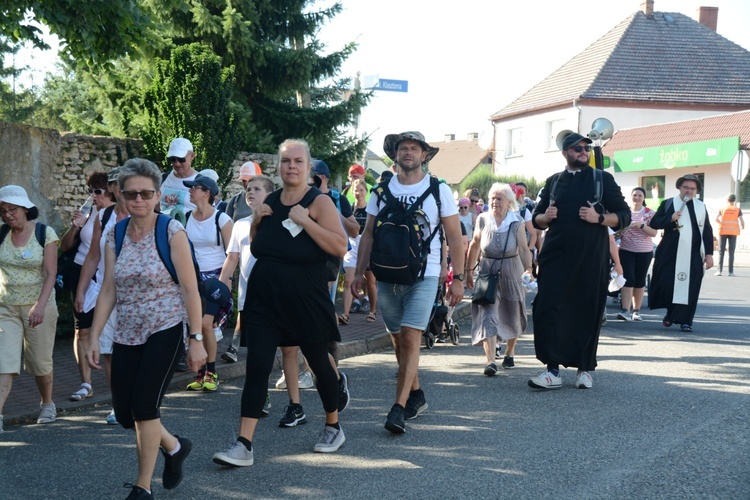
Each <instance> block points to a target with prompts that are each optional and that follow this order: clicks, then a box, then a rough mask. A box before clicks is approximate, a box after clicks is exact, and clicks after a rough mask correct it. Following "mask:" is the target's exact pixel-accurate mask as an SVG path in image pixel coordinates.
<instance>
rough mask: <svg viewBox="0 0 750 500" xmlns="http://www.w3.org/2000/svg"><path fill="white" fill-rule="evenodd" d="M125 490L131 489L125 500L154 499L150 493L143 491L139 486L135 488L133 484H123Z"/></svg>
mask: <svg viewBox="0 0 750 500" xmlns="http://www.w3.org/2000/svg"><path fill="white" fill-rule="evenodd" d="M123 486H124V487H125V488H132V490H131V491H130V495H128V496H127V498H126V499H125V500H151V499H153V498H154V495H153V494H152V493H149V492H148V491H146V490H144V489H143V488H141V487H140V486H136V485H135V484H130V483H125V484H123Z"/></svg>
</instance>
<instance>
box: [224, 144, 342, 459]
mask: <svg viewBox="0 0 750 500" xmlns="http://www.w3.org/2000/svg"><path fill="white" fill-rule="evenodd" d="M279 156H280V157H281V164H280V168H279V174H280V176H281V182H282V184H283V186H282V188H281V189H280V190H278V191H275V192H273V193H271V194H270V195H268V197H267V198H266V201H265V203H264V204H263V205H262V206H261V207H259V208H258V210H257V211H256V212H255V214H254V215H253V222H252V225H251V229H250V233H251V239H252V244H251V249H252V253H253V255H254V256H255V257H256V258H257V262H256V263H255V267H253V272H252V273H251V274H250V278H249V280H248V284H247V286H248V288H247V298H246V300H245V308H244V310H243V317H242V322H243V325H242V333H243V335H244V336H245V339H246V342H247V352H248V356H247V372H246V373H247V375H246V377H245V386H244V388H243V390H242V405H241V420H240V432H239V437H238V438H237V441H236V442H234V443H232V444H231V445H230V446H229V448H227V449H226V450H225V451H221V452H218V453H216V454H215V455H214V456H213V460H214V462H216V463H218V464H221V465H231V466H249V465H252V464H253V448H252V439H253V435H254V434H255V428H256V426H257V424H258V419H259V418H260V417H261V415H262V410H263V405H264V403H265V400H266V393H267V391H268V377H269V375H270V374H271V370H272V368H273V362H274V354H275V352H276V348H277V347H278V346H300V348H301V350H302V353H303V354H304V355H305V357H306V358H307V361H308V363H309V365H310V368H311V369H312V371H313V372H314V373H315V375H316V376H317V378H318V384H317V389H318V393H319V395H320V399H321V400H322V402H323V408H324V410H325V412H326V418H325V420H326V425H325V427H324V428H323V432H321V434H320V437H319V440H318V442H317V444H315V447H314V451H316V452H323V453H328V452H333V451H336V450H338V449H339V447H341V445H343V444H344V440H345V438H344V432H343V431H342V430H341V427H340V426H339V421H338V416H339V414H338V396H339V388H338V385H339V384H338V380H337V376H336V371H335V369H334V368H333V366H332V365H331V363H330V362H329V359H328V342H329V341H340V340H341V337H340V335H339V332H338V327H337V325H336V312H335V309H334V306H333V302H331V299H330V296H329V294H328V283H327V282H326V254H327V253H328V254H331V255H334V256H338V257H343V256H344V254H345V253H346V247H347V240H346V234H345V233H344V229H343V227H342V225H341V221H340V219H339V213H338V210H336V206H335V205H334V204H333V201H332V200H331V198H330V197H328V196H326V195H324V194H323V193H321V191H320V190H318V189H317V188H315V187H312V186H310V185H308V182H309V179H310V170H311V162H310V148H309V146H308V145H307V143H306V142H305V141H303V140H299V139H288V140H286V141H284V142H283V143H282V144H281V145H280V146H279Z"/></svg>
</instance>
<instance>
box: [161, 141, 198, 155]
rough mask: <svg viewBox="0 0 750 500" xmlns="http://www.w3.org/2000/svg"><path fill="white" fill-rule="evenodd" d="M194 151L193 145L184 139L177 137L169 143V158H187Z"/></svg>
mask: <svg viewBox="0 0 750 500" xmlns="http://www.w3.org/2000/svg"><path fill="white" fill-rule="evenodd" d="M192 150H193V143H191V142H190V141H188V140H187V139H185V138H183V137H177V138H175V139H172V142H170V143H169V150H168V151H167V158H169V157H170V156H176V157H177V158H185V156H187V154H188V153H189V152H190V151H192Z"/></svg>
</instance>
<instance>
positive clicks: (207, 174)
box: [198, 168, 219, 183]
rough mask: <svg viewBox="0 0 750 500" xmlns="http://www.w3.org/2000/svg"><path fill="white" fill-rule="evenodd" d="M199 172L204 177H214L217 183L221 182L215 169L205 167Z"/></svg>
mask: <svg viewBox="0 0 750 500" xmlns="http://www.w3.org/2000/svg"><path fill="white" fill-rule="evenodd" d="M198 173H199V174H201V175H202V176H203V177H208V178H209V179H213V181H214V182H216V183H218V182H219V174H217V173H216V171H215V170H211V169H210V168H204V169H203V170H201V171H200V172H198Z"/></svg>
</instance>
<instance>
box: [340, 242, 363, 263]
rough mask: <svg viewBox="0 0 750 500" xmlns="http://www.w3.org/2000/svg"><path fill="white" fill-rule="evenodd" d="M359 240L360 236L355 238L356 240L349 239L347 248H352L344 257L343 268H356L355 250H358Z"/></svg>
mask: <svg viewBox="0 0 750 500" xmlns="http://www.w3.org/2000/svg"><path fill="white" fill-rule="evenodd" d="M359 238H360V236H357V237H356V238H349V246H351V247H352V248H351V250H349V251H347V252H346V254H345V255H344V263H343V267H344V268H347V267H357V249H358V248H359Z"/></svg>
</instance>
